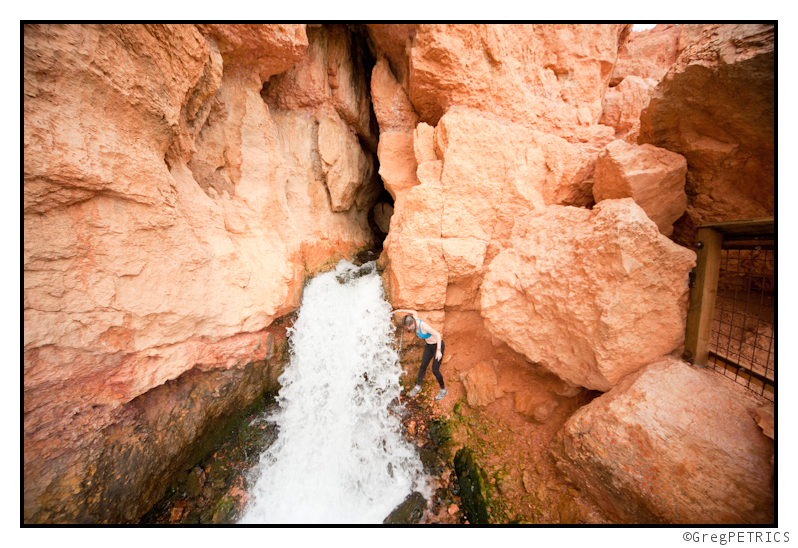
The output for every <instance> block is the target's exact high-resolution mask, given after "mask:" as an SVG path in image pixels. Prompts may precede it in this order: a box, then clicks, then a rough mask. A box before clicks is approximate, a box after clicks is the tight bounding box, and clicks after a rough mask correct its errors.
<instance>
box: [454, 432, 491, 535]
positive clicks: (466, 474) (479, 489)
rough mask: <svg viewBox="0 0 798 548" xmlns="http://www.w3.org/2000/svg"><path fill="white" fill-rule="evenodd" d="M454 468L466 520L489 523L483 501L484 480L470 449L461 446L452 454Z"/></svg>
mask: <svg viewBox="0 0 798 548" xmlns="http://www.w3.org/2000/svg"><path fill="white" fill-rule="evenodd" d="M454 470H455V473H456V474H457V483H458V486H459V488H460V497H461V498H462V506H463V511H464V512H465V515H466V517H467V518H468V521H469V522H471V523H474V524H487V523H490V519H489V517H488V507H487V503H486V501H485V495H484V494H483V493H484V490H485V489H484V482H483V479H482V474H481V470H480V469H479V466H477V463H476V461H475V460H474V455H473V453H472V452H471V450H470V449H468V448H467V447H463V448H461V449H460V450H458V451H457V453H456V454H455V456H454Z"/></svg>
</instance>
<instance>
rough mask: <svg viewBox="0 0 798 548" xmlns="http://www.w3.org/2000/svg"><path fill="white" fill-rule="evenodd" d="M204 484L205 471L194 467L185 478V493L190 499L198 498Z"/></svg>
mask: <svg viewBox="0 0 798 548" xmlns="http://www.w3.org/2000/svg"><path fill="white" fill-rule="evenodd" d="M204 483H205V471H204V470H203V469H202V468H200V467H199V466H195V467H194V469H193V470H191V472H189V473H188V476H187V477H186V492H187V493H188V494H189V495H191V496H192V497H198V496H200V493H201V492H202V486H203V484H204Z"/></svg>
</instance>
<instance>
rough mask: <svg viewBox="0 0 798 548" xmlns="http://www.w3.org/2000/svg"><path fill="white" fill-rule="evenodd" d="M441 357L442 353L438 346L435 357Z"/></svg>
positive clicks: (438, 358) (437, 358)
mask: <svg viewBox="0 0 798 548" xmlns="http://www.w3.org/2000/svg"><path fill="white" fill-rule="evenodd" d="M442 357H443V354H442V353H441V349H440V348H439V349H438V351H437V352H436V353H435V359H436V360H440V359H441V358H442Z"/></svg>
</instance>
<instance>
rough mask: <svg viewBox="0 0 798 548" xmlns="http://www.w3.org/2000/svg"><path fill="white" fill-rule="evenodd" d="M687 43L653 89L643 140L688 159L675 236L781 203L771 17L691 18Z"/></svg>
mask: <svg viewBox="0 0 798 548" xmlns="http://www.w3.org/2000/svg"><path fill="white" fill-rule="evenodd" d="M687 27H688V28H685V29H684V30H683V34H685V36H688V37H689V41H688V40H685V42H686V45H685V48H684V51H682V53H681V55H680V56H679V58H678V61H677V62H676V63H675V64H674V65H673V66H672V67H671V69H670V70H669V72H668V74H667V75H666V76H665V78H664V79H663V80H662V81H661V82H660V84H659V85H658V86H657V87H656V88H655V90H654V91H653V92H652V97H651V101H650V103H649V105H648V107H647V108H646V109H644V110H643V112H642V114H641V118H640V123H641V127H640V138H639V143H641V144H642V143H650V144H652V145H655V146H658V147H662V148H666V149H668V150H670V151H672V152H677V153H679V154H681V155H682V156H684V157H685V158H686V159H687V165H688V169H689V171H688V176H687V184H686V187H685V190H686V192H687V195H688V196H689V205H688V207H687V215H686V216H685V218H684V219H682V220H681V221H679V223H677V225H676V226H675V232H674V239H675V241H677V242H684V243H685V244H690V245H692V243H693V241H694V236H695V229H696V227H697V226H699V225H701V224H703V223H707V222H713V221H730V220H738V219H752V218H758V217H768V216H772V215H773V212H774V206H775V197H774V182H775V121H776V118H775V108H776V104H775V89H776V88H775V35H774V27H773V25H705V26H689V25H688V26H687Z"/></svg>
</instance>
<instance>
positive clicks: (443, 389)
mask: <svg viewBox="0 0 798 548" xmlns="http://www.w3.org/2000/svg"><path fill="white" fill-rule="evenodd" d="M448 393H449V391H448V390H446V389H445V388H441V391H440V392H438V395H437V396H435V401H441V400H442V399H443V398H445V397H446V394H448Z"/></svg>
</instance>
